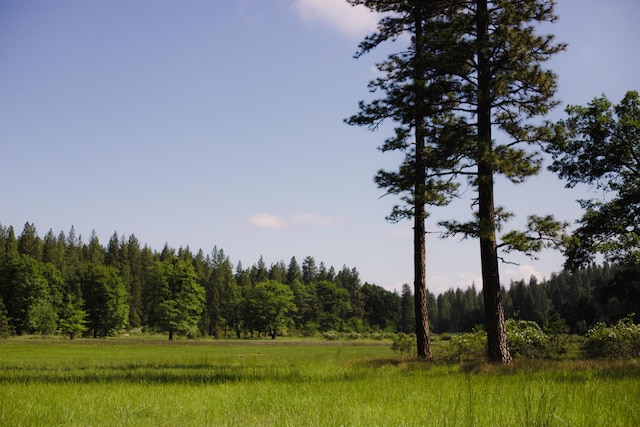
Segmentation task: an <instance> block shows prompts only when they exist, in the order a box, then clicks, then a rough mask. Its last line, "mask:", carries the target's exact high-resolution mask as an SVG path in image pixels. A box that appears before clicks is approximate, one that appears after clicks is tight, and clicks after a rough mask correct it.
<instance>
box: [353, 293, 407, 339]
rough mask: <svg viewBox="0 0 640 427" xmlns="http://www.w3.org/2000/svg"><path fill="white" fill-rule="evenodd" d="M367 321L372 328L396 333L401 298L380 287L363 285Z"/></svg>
mask: <svg viewBox="0 0 640 427" xmlns="http://www.w3.org/2000/svg"><path fill="white" fill-rule="evenodd" d="M362 294H363V299H364V313H365V320H366V321H367V323H368V324H369V326H370V327H371V328H374V329H380V330H386V331H390V332H395V331H396V330H397V329H398V320H399V318H400V311H401V308H400V304H401V301H400V297H399V296H398V294H397V293H394V292H390V291H388V290H386V289H384V288H382V287H380V286H376V285H372V284H369V283H365V284H364V285H362Z"/></svg>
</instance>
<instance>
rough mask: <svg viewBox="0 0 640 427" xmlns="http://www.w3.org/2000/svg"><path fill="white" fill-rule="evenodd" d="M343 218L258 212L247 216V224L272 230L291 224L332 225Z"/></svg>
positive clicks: (339, 222)
mask: <svg viewBox="0 0 640 427" xmlns="http://www.w3.org/2000/svg"><path fill="white" fill-rule="evenodd" d="M344 222H345V221H344V220H343V219H342V218H338V217H331V216H321V215H315V214H311V213H304V214H296V215H288V216H286V217H281V216H278V215H273V214H268V213H260V214H256V215H254V216H252V217H251V218H249V225H251V226H252V227H256V228H267V229H272V230H277V229H283V228H288V227H291V226H296V227H307V226H319V227H334V226H338V225H342V224H344Z"/></svg>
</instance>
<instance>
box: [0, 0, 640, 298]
mask: <svg viewBox="0 0 640 427" xmlns="http://www.w3.org/2000/svg"><path fill="white" fill-rule="evenodd" d="M558 3H559V4H558V7H557V12H558V14H559V15H560V19H559V20H558V22H557V23H556V24H554V25H552V26H550V27H546V28H549V31H552V32H554V33H555V34H556V35H557V39H558V40H560V41H564V42H567V43H568V44H569V48H568V50H567V51H566V52H565V53H562V54H560V55H558V56H557V57H556V58H554V59H553V60H552V61H551V63H550V64H549V66H550V68H552V69H553V70H554V71H556V73H557V74H558V75H559V92H558V98H559V99H560V100H561V101H562V102H563V105H566V104H584V103H586V102H588V101H589V100H591V99H592V98H593V97H595V96H599V95H600V94H602V93H606V94H607V96H608V97H609V98H610V99H611V100H613V101H615V102H617V101H619V100H620V99H621V98H622V96H623V95H624V93H625V92H626V91H627V90H630V89H636V90H637V89H640V77H639V76H640V55H639V54H638V48H637V41H638V40H640V29H639V28H640V27H638V26H637V23H636V22H635V21H636V19H637V17H638V16H640V3H638V2H637V1H636V0H616V1H610V2H601V1H595V0H560V1H559V2H558ZM375 22H376V17H375V16H373V15H371V14H369V13H368V12H367V11H365V10H359V9H354V8H351V7H349V6H348V5H347V4H346V2H345V1H343V0H225V1H221V0H218V1H204V0H185V1H180V2H177V1H151V0H138V1H130V0H127V1H124V0H111V1H91V2H87V1H80V0H77V1H69V0H59V1H55V2H47V1H32V0H5V1H2V2H0V61H1V63H2V67H0V149H1V151H0V152H1V158H2V167H1V168H0V182H1V184H0V186H1V188H2V198H1V201H0V223H2V225H4V226H8V225H13V226H14V228H15V229H16V232H17V233H20V232H21V231H22V227H23V226H24V223H25V222H27V221H29V222H33V223H34V224H35V225H36V227H37V229H38V231H39V233H40V235H42V236H43V235H44V234H46V232H47V231H48V230H49V229H50V228H51V229H53V231H54V232H55V233H56V234H57V233H58V232H59V231H61V230H62V231H65V233H66V232H68V230H69V229H70V227H71V226H72V225H73V226H74V227H75V229H76V232H77V233H80V234H81V235H82V236H83V238H84V240H85V241H86V240H88V237H89V235H90V234H91V232H92V230H94V229H95V232H96V233H97V235H98V237H99V238H100V241H101V242H102V243H103V244H105V245H106V243H107V242H108V239H109V237H110V236H111V235H112V234H113V233H114V231H117V232H118V234H120V235H122V234H124V235H126V236H128V235H130V234H135V235H136V237H137V238H138V239H139V240H140V241H141V242H142V243H146V244H148V245H149V246H150V247H152V248H153V249H156V250H160V249H161V248H162V246H163V245H164V244H165V243H168V244H169V245H170V246H172V247H175V248H177V247H180V246H183V247H184V246H187V245H188V246H189V247H190V248H191V249H192V250H193V251H197V250H198V249H200V248H201V249H203V250H204V251H205V253H208V252H210V251H211V249H212V248H213V246H214V245H215V246H217V247H218V248H222V249H224V251H225V252H226V253H227V255H229V257H230V258H231V261H232V262H234V263H237V262H238V261H241V262H242V263H243V265H244V266H245V267H247V266H250V265H252V264H254V263H255V262H257V260H258V259H259V257H260V256H261V255H262V256H263V257H264V260H265V262H266V263H267V264H271V263H274V262H278V261H280V260H284V261H285V263H288V262H289V259H290V258H291V257H292V256H296V258H297V259H298V260H299V261H302V259H303V258H304V257H306V256H307V255H311V256H313V257H314V258H315V259H316V261H317V262H320V261H324V262H325V263H326V264H327V265H328V266H331V265H333V266H334V267H336V269H339V268H341V267H342V265H345V264H346V265H347V266H349V267H356V268H357V269H358V271H359V272H360V276H361V279H362V280H363V281H368V282H370V283H375V284H378V285H380V286H384V287H385V288H387V289H397V288H399V286H400V285H401V284H402V283H412V281H413V277H412V274H413V273H412V271H413V267H412V243H411V224H410V223H409V222H405V223H400V224H389V223H387V222H385V219H384V218H385V216H386V215H387V214H388V213H389V210H390V208H391V206H392V205H393V204H394V203H395V200H394V199H392V198H390V197H382V198H381V196H382V192H381V190H378V189H377V188H376V187H375V185H374V183H373V180H372V177H373V175H374V174H375V173H376V171H377V170H378V169H380V168H393V167H395V165H396V164H397V162H398V157H397V156H394V155H393V154H382V153H380V152H379V151H378V150H377V147H378V146H379V145H380V144H381V143H382V141H383V140H384V138H385V130H384V129H383V130H382V131H380V132H377V133H372V132H368V131H367V130H366V129H362V128H356V127H350V126H347V125H345V124H344V123H343V119H344V118H345V117H348V116H350V115H351V114H354V113H355V112H357V102H358V101H359V100H360V99H363V98H365V97H367V96H368V92H367V88H366V84H367V82H368V81H369V80H370V79H371V78H372V77H373V76H374V62H375V61H376V60H379V59H381V58H382V52H380V53H379V54H373V55H370V56H365V57H363V58H361V59H359V60H355V59H353V58H352V56H353V54H354V53H355V51H356V50H357V45H358V43H359V41H360V40H361V39H362V37H363V36H364V35H366V34H367V33H369V32H371V31H372V30H373V29H374V28H375ZM563 108H564V107H560V108H559V109H557V110H556V111H555V112H554V113H553V116H552V117H554V118H560V117H562V109H563ZM496 192H497V193H496V202H497V203H498V204H502V205H505V206H507V207H508V208H509V209H511V210H513V211H515V212H516V214H517V217H516V220H515V221H514V222H513V224H514V226H517V225H519V224H521V223H522V221H524V220H525V218H526V215H527V214H529V213H537V214H545V213H554V214H555V215H556V216H557V217H558V218H559V219H564V220H568V221H573V220H575V219H576V218H578V217H579V215H580V209H579V207H578V205H577V203H576V202H575V200H576V199H577V198H584V197H594V196H600V195H598V194H597V193H590V192H589V189H585V188H581V189H577V190H573V191H569V190H566V189H564V185H563V183H562V182H560V181H559V180H557V179H556V178H555V177H554V176H553V175H551V174H548V173H544V174H542V175H541V176H538V177H534V178H532V179H530V180H529V181H528V182H527V183H526V184H524V185H520V186H513V185H510V184H506V183H503V182H498V184H497V188H496ZM471 195H472V194H471V192H469V196H471ZM469 205H470V201H469V200H468V199H466V200H459V201H456V202H455V203H454V204H452V205H451V206H449V207H447V208H444V209H437V210H435V211H434V212H433V219H432V220H430V223H429V228H430V229H432V230H434V229H435V227H434V224H435V221H436V220H438V219H448V218H457V219H466V218H469V216H470V209H469ZM427 244H428V247H427V270H428V274H427V281H428V283H427V285H428V287H429V288H430V289H431V290H432V291H433V292H436V293H439V292H442V291H444V290H446V289H447V288H449V287H467V286H469V285H471V283H472V282H475V283H476V285H477V286H480V285H481V281H480V267H479V261H478V258H479V254H478V244H477V242H475V241H465V242H459V241H458V240H457V239H452V240H447V241H443V240H440V239H437V238H436V237H434V236H432V235H429V238H428V240H427ZM508 259H509V260H510V261H513V262H517V263H519V264H520V265H517V266H516V265H511V264H507V265H503V266H502V267H501V279H502V281H503V283H508V282H509V280H511V279H519V278H522V277H525V278H528V277H529V276H530V275H531V274H535V275H537V276H538V277H540V278H542V277H548V276H549V275H550V274H551V273H552V272H554V271H559V270H560V268H561V265H562V261H563V260H562V257H561V256H560V255H559V254H557V253H554V252H550V251H548V252H544V253H542V254H541V255H540V259H539V260H537V261H532V260H528V259H526V258H523V257H519V256H510V257H509V258H508Z"/></svg>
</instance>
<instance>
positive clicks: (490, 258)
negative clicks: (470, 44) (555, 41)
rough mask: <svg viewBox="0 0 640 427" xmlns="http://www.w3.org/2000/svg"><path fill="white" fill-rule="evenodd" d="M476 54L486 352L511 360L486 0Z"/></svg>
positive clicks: (479, 10)
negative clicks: (497, 199) (496, 195)
mask: <svg viewBox="0 0 640 427" xmlns="http://www.w3.org/2000/svg"><path fill="white" fill-rule="evenodd" d="M477 5H478V7H477V11H476V13H477V22H476V23H477V37H478V39H477V43H478V44H477V56H478V111H477V113H478V114H477V115H478V153H477V156H478V221H479V227H480V230H479V234H480V235H479V238H480V262H481V265H482V291H483V296H484V310H485V324H486V329H487V356H488V359H489V361H490V362H492V363H500V362H501V363H505V364H507V363H511V361H512V360H511V354H510V353H509V347H508V345H507V334H506V330H505V325H504V307H503V304H502V295H501V293H500V276H499V272H498V248H497V244H496V215H495V204H494V198H493V159H492V154H493V153H492V140H491V84H490V83H491V69H490V64H489V47H488V46H489V43H488V37H489V15H488V12H487V0H477Z"/></svg>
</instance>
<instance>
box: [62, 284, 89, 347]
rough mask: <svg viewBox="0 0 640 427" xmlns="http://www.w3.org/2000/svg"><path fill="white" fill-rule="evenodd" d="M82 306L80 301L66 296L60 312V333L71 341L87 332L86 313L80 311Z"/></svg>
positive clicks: (71, 296)
mask: <svg viewBox="0 0 640 427" xmlns="http://www.w3.org/2000/svg"><path fill="white" fill-rule="evenodd" d="M82 305H83V302H82V300H76V298H75V297H74V296H73V295H68V296H67V301H66V302H65V303H64V304H63V306H62V310H61V312H60V332H62V333H63V334H65V335H67V336H68V337H69V339H71V340H72V339H74V338H75V337H77V336H79V335H82V334H84V333H85V332H86V331H87V326H86V324H87V313H86V312H85V311H84V310H83V309H82Z"/></svg>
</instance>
